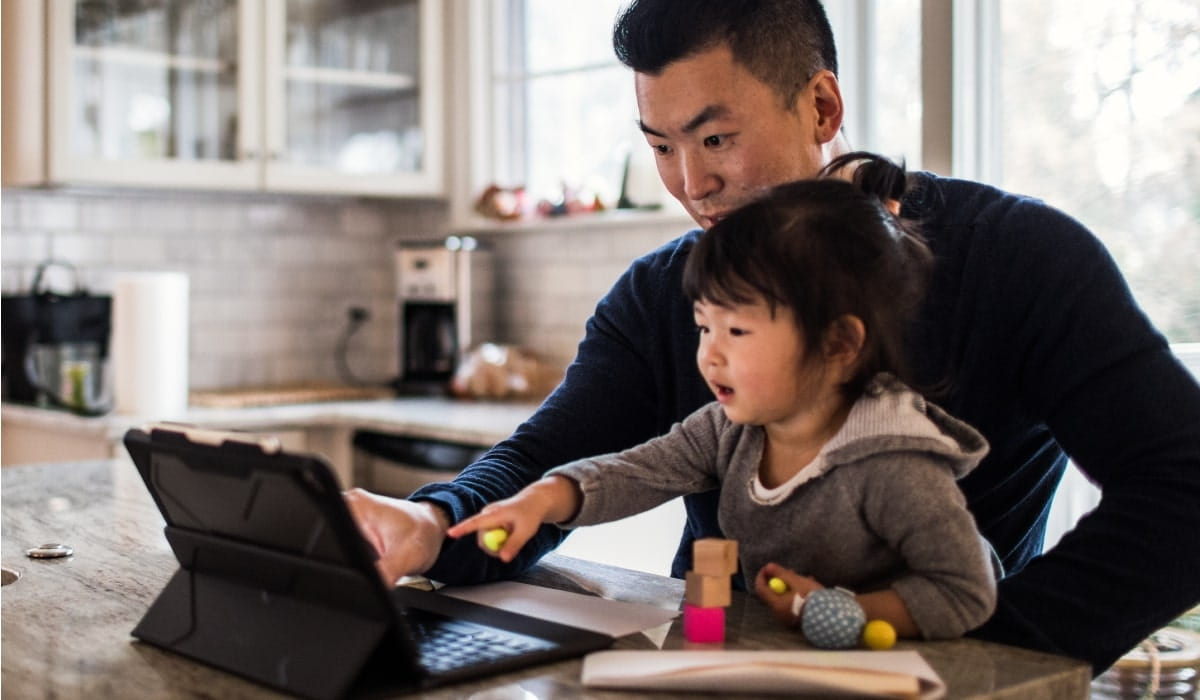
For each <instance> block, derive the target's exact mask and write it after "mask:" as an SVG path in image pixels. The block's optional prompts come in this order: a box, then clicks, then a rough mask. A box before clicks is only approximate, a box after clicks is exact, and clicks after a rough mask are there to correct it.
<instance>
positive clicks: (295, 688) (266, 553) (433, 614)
mask: <svg viewBox="0 0 1200 700" xmlns="http://www.w3.org/2000/svg"><path fill="white" fill-rule="evenodd" d="M124 442H125V447H126V449H127V450H128V452H129V454H130V456H131V457H132V458H133V462H134V463H135V464H136V465H137V469H138V472H139V473H140V474H141V477H142V480H143V481H144V482H145V484H146V488H147V489H148V490H149V492H150V495H151V496H152V497H153V499H154V502H155V504H156V505H157V506H158V509H159V511H160V512H161V513H162V516H163V518H164V520H165V521H166V528H165V533H166V538H167V541H168V543H169V544H170V546H171V549H172V551H173V552H174V553H175V557H176V559H177V560H178V562H179V569H178V570H177V571H176V572H175V574H174V576H173V577H172V578H171V580H170V581H169V582H168V583H167V585H166V586H165V587H164V588H163V590H162V592H161V593H160V594H159V596H158V598H157V599H156V600H155V601H154V603H153V604H151V606H150V608H149V610H147V612H146V613H145V615H144V616H143V618H142V619H141V621H140V622H139V623H138V625H137V626H136V627H135V628H134V630H133V632H132V634H133V636H134V637H136V638H137V639H139V640H141V641H143V642H146V643H149V644H152V645H155V646H158V647H162V648H164V649H168V650H170V651H172V652H176V653H178V654H182V655H184V656H187V657H190V658H192V659H195V660H198V661H201V662H203V663H206V664H209V665H211V666H215V667H217V668H220V669H223V670H226V671H229V672H232V673H235V674H238V675H240V676H243V677H245V678H249V679H251V680H254V681H257V682H259V683H262V684H265V685H269V686H272V687H274V688H277V689H279V690H283V691H285V692H288V693H292V694H296V695H301V696H306V697H313V698H336V697H343V696H347V695H353V696H359V695H366V696H372V695H378V694H396V693H403V692H408V691H417V690H421V689H426V688H431V687H436V686H441V685H446V684H449V683H455V682H460V681H464V680H468V679H472V678H479V677H483V676H486V675H491V674H496V673H501V672H505V671H510V670H514V669H518V668H522V667H526V666H531V665H534V664H540V663H546V662H550V661H556V660H559V659H564V658H570V657H574V656H580V655H583V654H585V653H587V652H589V651H594V650H597V649H602V648H606V647H608V646H611V645H612V643H613V638H612V637H610V636H608V635H603V634H598V633H596V632H592V631H589V630H582V629H578V628H574V627H570V626H567V625H562V624H558V623H554V622H549V621H547V620H541V619H536V618H532V617H528V616H524V615H519V614H516V613H512V612H508V611H504V610H499V609H496V608H491V607H487V606H482V605H478V604H475V603H471V602H468V601H465V600H460V599H456V598H451V597H449V596H443V595H441V594H438V593H435V592H431V591H423V590H416V589H412V588H403V587H401V588H396V589H392V590H389V589H388V588H387V587H386V586H385V585H384V584H383V582H382V579H381V578H380V577H379V575H378V573H377V570H376V569H375V565H374V561H375V558H376V557H375V551H374V548H373V547H371V545H370V544H369V543H368V542H367V541H366V540H365V539H364V538H363V537H362V535H361V534H360V533H359V531H358V528H357V526H356V525H355V523H354V521H353V520H352V518H351V516H350V512H349V510H348V508H347V507H346V504H345V502H344V500H343V498H342V494H341V489H340V488H339V487H338V484H337V481H336V479H335V478H334V477H333V474H332V472H331V470H330V468H329V466H328V465H327V464H326V463H325V462H324V461H323V460H321V459H320V458H318V457H315V456H311V455H303V454H295V453H289V452H285V451H284V450H282V449H281V448H280V446H279V444H278V441H277V440H273V439H260V438H254V437H250V436H246V435H240V434H237V433H227V432H221V431H211V430H201V429H196V428H192V427H189V426H180V425H173V424H165V425H156V426H151V427H147V428H145V429H134V430H130V431H129V432H127V433H126V435H125V440H124Z"/></svg>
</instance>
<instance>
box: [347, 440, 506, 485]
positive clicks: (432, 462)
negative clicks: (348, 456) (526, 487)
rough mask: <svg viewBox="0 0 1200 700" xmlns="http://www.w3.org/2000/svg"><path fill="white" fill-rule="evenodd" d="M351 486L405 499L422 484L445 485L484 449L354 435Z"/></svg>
mask: <svg viewBox="0 0 1200 700" xmlns="http://www.w3.org/2000/svg"><path fill="white" fill-rule="evenodd" d="M353 442H354V484H355V485H356V486H361V487H363V488H365V489H367V490H368V491H373V492H375V493H381V494H386V495H389V496H407V495H409V494H411V493H412V492H413V491H416V490H417V489H418V488H420V487H421V486H424V485H425V484H428V483H432V482H434V481H449V480H450V479H453V478H454V475H455V474H458V473H459V472H460V471H462V470H463V468H465V467H466V466H468V465H469V464H471V463H472V462H474V461H475V460H477V459H479V458H480V457H481V456H482V455H483V453H485V452H487V450H488V448H487V447H480V446H479V445H469V444H465V443H460V442H452V441H448V440H438V439H433V438H418V437H411V436H407V435H392V434H388V433H379V432H374V431H369V430H359V431H355V433H354V438H353Z"/></svg>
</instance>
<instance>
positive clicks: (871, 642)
mask: <svg viewBox="0 0 1200 700" xmlns="http://www.w3.org/2000/svg"><path fill="white" fill-rule="evenodd" d="M862 639H863V644H866V645H867V648H868V649H875V650H876V651H883V650H884V649H891V648H892V647H893V646H895V644H896V629H895V628H894V627H892V626H891V625H890V624H888V623H887V622H886V621H884V620H871V621H870V622H868V623H867V624H866V625H865V626H864V627H863V631H862Z"/></svg>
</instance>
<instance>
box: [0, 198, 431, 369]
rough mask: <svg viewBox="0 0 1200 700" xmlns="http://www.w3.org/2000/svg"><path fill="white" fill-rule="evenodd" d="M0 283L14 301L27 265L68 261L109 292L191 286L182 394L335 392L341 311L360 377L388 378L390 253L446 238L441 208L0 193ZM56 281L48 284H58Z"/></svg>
mask: <svg viewBox="0 0 1200 700" xmlns="http://www.w3.org/2000/svg"><path fill="white" fill-rule="evenodd" d="M0 219H2V221H0V226H2V227H3V235H2V236H0V264H2V268H3V269H2V272H0V285H2V286H3V290H4V292H5V293H6V294H7V293H12V292H16V291H24V290H27V289H28V288H29V286H30V285H31V283H32V278H33V274H34V270H35V268H36V266H37V264H38V263H39V262H40V261H42V260H45V259H47V258H56V259H62V260H66V261H68V262H71V263H73V264H74V265H76V266H77V267H78V268H79V269H80V270H81V271H82V273H83V279H84V282H85V284H86V286H87V287H88V288H89V289H90V290H92V291H94V292H99V293H104V292H111V290H112V285H113V280H114V279H115V276H116V275H117V274H118V273H119V272H121V271H135V270H174V271H182V272H186V273H187V274H188V275H189V279H190V305H191V308H190V315H189V321H190V358H189V375H190V383H191V388H192V389H207V388H218V387H229V386H247V385H277V384H287V383H298V382H305V381H313V380H329V381H336V380H337V379H338V371H337V363H336V360H335V357H334V351H335V347H336V345H337V341H338V338H339V336H340V335H341V333H342V332H343V330H344V328H345V322H346V315H347V309H348V308H349V307H350V306H352V305H357V306H363V307H366V308H367V309H368V310H369V311H370V312H371V314H372V319H373V320H372V322H371V323H369V324H367V325H366V326H364V327H363V328H362V330H361V331H360V332H359V333H357V334H356V335H355V336H354V338H353V339H352V342H351V349H352V352H351V355H350V366H351V368H352V369H353V370H354V371H355V372H356V373H358V374H360V375H362V376H363V377H366V378H380V379H382V378H389V377H392V376H394V375H395V374H396V371H397V370H396V367H397V364H396V363H397V360H396V343H395V340H394V339H393V336H394V333H395V315H396V312H395V304H394V303H392V297H393V289H394V284H395V283H394V280H393V270H392V258H391V255H390V250H391V247H392V246H393V245H394V242H395V241H396V240H397V239H401V238H407V237H433V238H437V237H440V236H442V235H444V230H443V227H444V222H445V207H444V206H443V205H440V204H431V203H420V202H418V203H413V202H381V201H368V200H353V199H347V198H337V199H334V198H329V199H321V198H298V197H283V196H264V195H249V194H240V193H239V194H228V193H177V192H169V193H160V192H146V191H120V192H115V191H96V192H92V191H66V190H21V189H9V188H6V189H4V190H3V192H2V196H0ZM55 279H59V278H58V277H55Z"/></svg>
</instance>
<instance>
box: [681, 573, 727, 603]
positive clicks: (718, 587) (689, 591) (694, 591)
mask: <svg viewBox="0 0 1200 700" xmlns="http://www.w3.org/2000/svg"><path fill="white" fill-rule="evenodd" d="M683 599H684V600H686V601H687V602H689V603H691V604H692V605H695V606H696V607H698V608H723V607H725V606H726V605H729V604H730V602H732V594H731V593H730V585H729V577H728V576H705V575H704V574H698V573H696V572H695V571H689V572H687V584H686V586H685V587H684V594H683Z"/></svg>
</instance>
